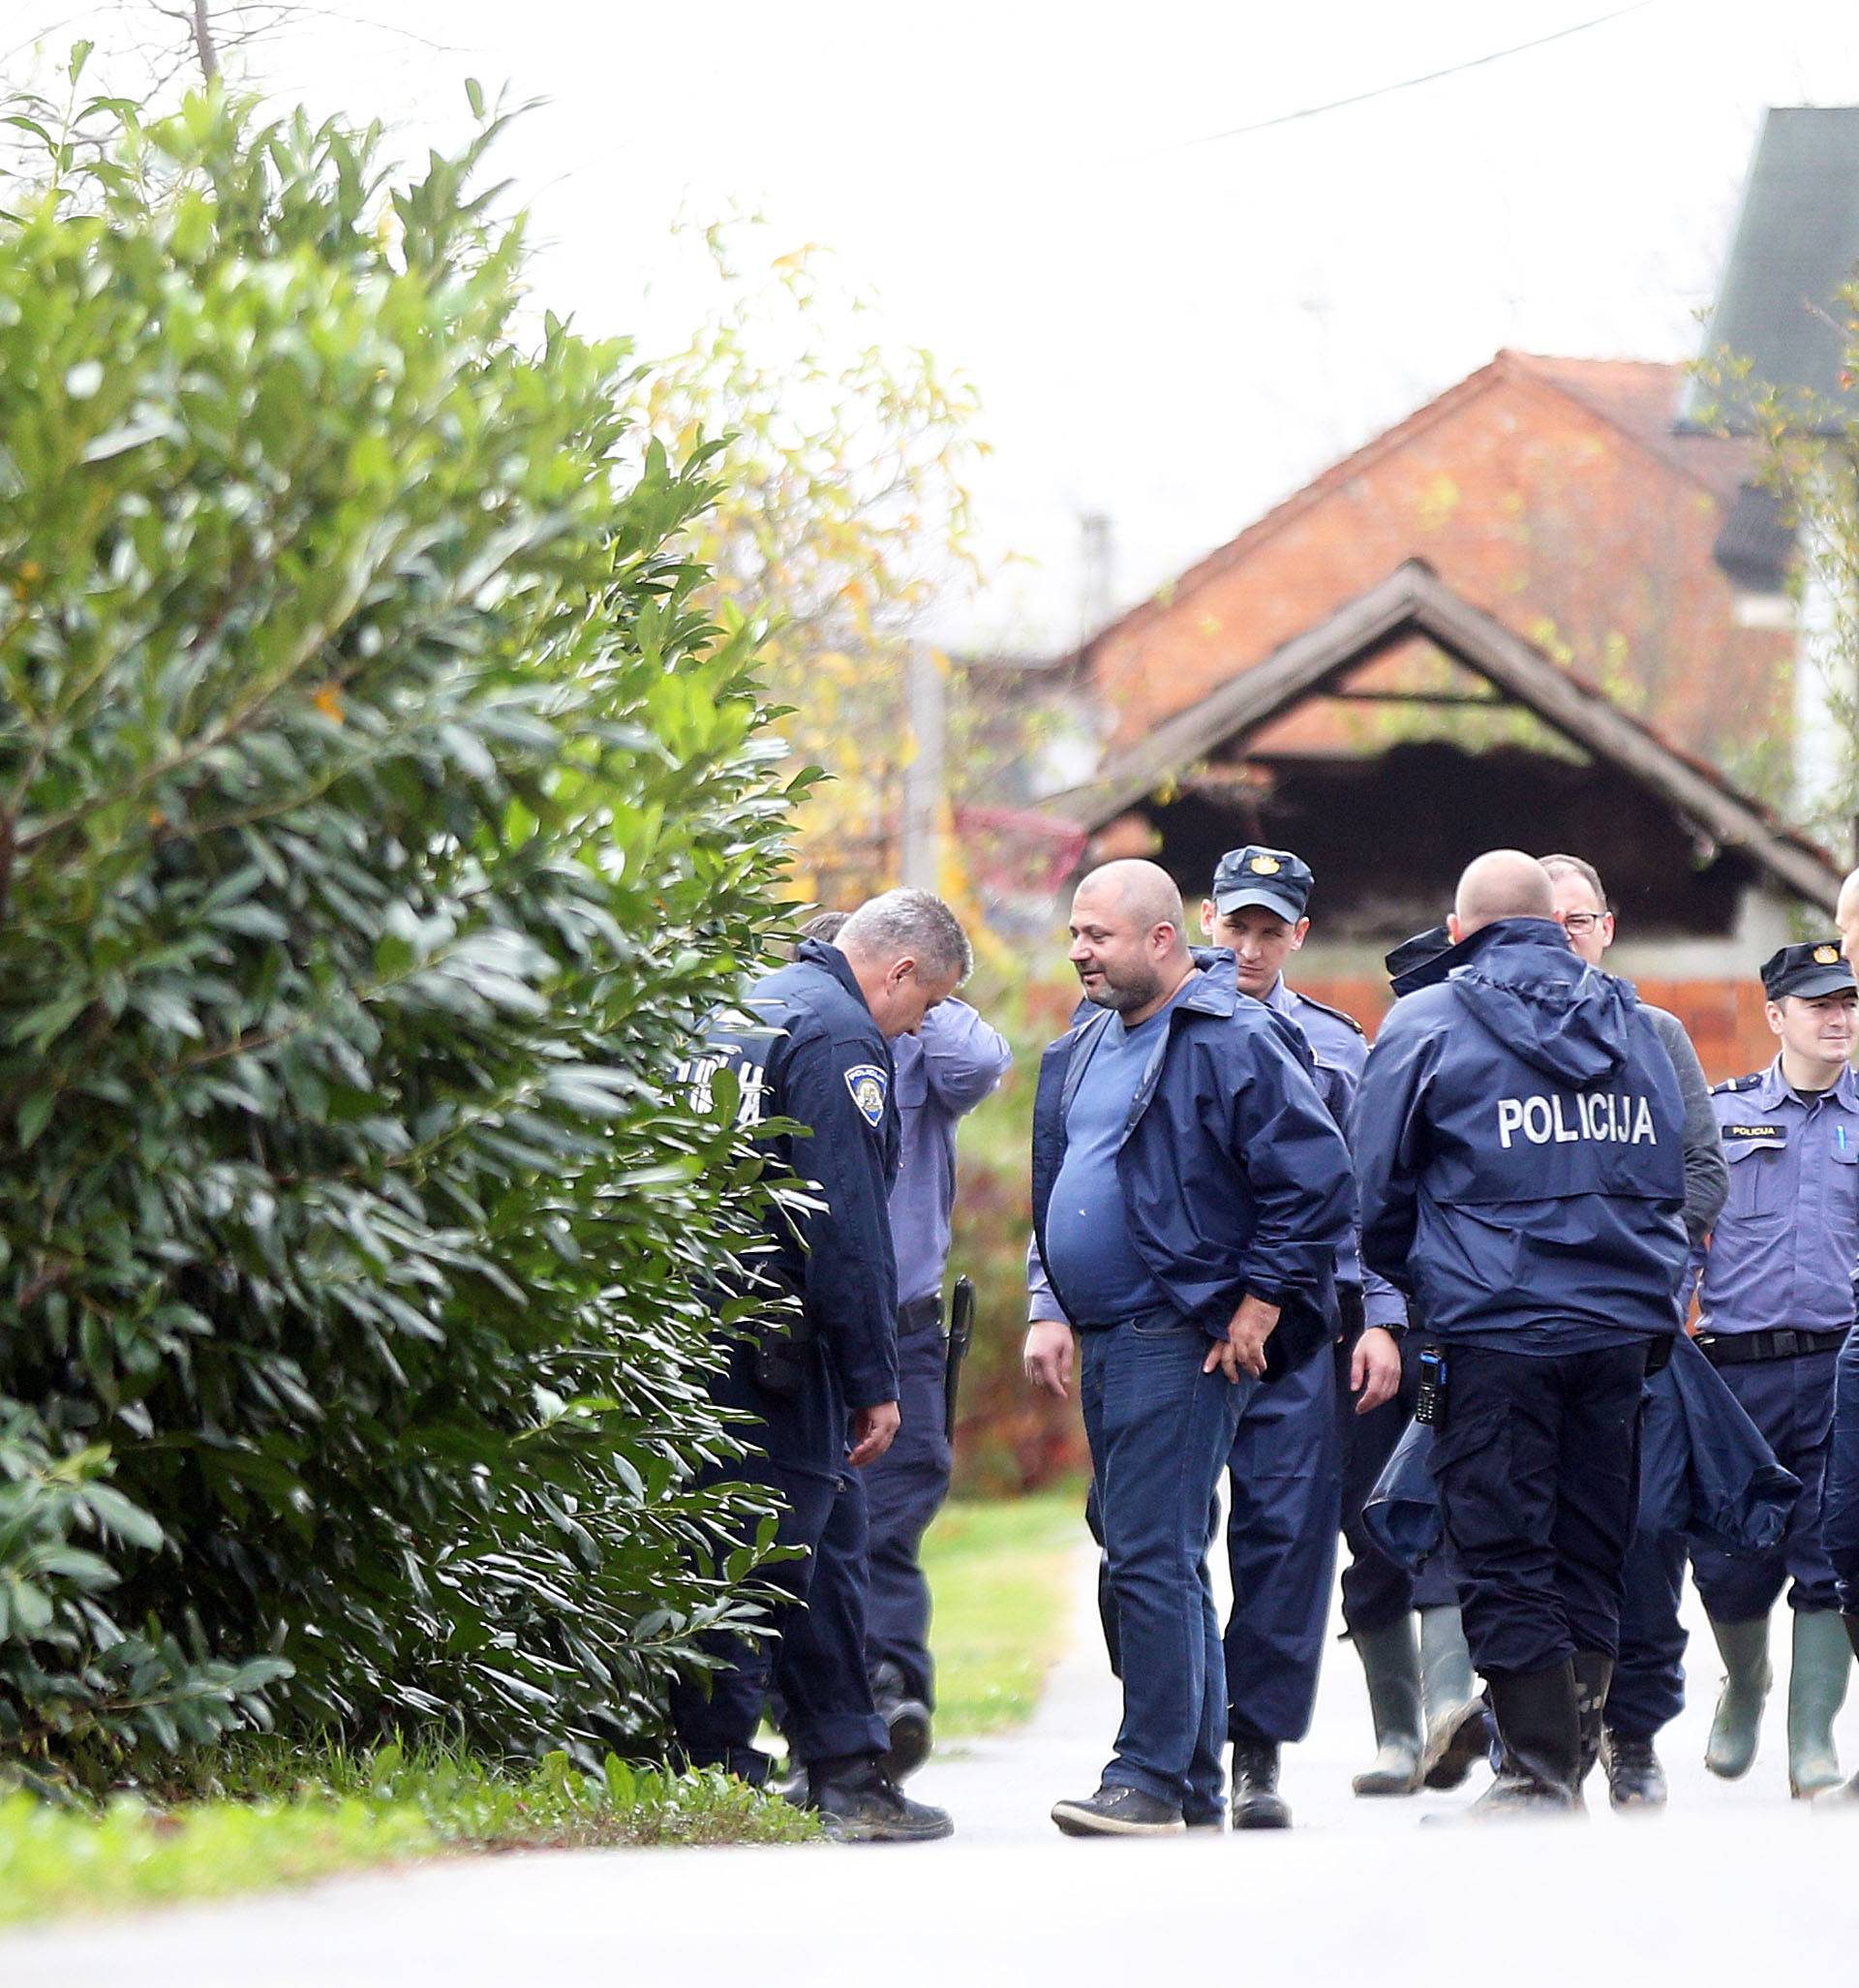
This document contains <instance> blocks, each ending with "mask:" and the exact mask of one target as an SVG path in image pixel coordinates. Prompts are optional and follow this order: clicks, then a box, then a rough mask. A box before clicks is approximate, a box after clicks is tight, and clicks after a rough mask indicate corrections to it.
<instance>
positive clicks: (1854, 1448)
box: [1820, 1326, 1859, 1615]
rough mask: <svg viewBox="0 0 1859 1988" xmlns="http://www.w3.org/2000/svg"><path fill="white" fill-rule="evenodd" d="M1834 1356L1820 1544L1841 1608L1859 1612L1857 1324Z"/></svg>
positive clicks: (1850, 1612) (1858, 1392) (1858, 1378)
mask: <svg viewBox="0 0 1859 1988" xmlns="http://www.w3.org/2000/svg"><path fill="white" fill-rule="evenodd" d="M1837 1361H1838V1364H1837V1366H1836V1369H1835V1373H1834V1383H1833V1434H1832V1437H1831V1438H1830V1440H1829V1442H1828V1446H1827V1474H1826V1479H1825V1494H1824V1498H1823V1501H1822V1504H1821V1510H1820V1544H1821V1545H1823V1546H1825V1548H1826V1549H1827V1558H1828V1560H1829V1561H1830V1562H1831V1563H1832V1566H1833V1575H1834V1581H1835V1584H1836V1586H1837V1588H1838V1590H1839V1596H1840V1606H1841V1607H1842V1608H1843V1609H1844V1610H1845V1612H1846V1613H1847V1614H1848V1615H1859V1326H1855V1327H1854V1328H1853V1329H1852V1330H1851V1331H1850V1332H1848V1333H1847V1334H1846V1343H1845V1344H1844V1346H1843V1347H1841V1349H1840V1352H1839V1354H1838V1356H1837Z"/></svg>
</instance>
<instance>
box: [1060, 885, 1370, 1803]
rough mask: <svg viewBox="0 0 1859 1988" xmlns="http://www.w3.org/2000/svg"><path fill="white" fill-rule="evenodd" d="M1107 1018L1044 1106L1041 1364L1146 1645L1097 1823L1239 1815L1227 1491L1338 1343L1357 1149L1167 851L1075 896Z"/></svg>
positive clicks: (1114, 1584)
mask: <svg viewBox="0 0 1859 1988" xmlns="http://www.w3.org/2000/svg"><path fill="white" fill-rule="evenodd" d="M1071 938H1072V943H1071V962H1072V965H1073V968H1074V969H1075V970H1076V972H1077V974H1078V978H1079V985H1080V987H1081V988H1082V990H1083V993H1084V997H1085V999H1086V1000H1087V1001H1088V1002H1089V1003H1090V1004H1091V1006H1090V1012H1089V1013H1087V1014H1086V1015H1085V1016H1084V1017H1083V1019H1082V1020H1081V1021H1079V1022H1078V1023H1076V1024H1075V1025H1074V1026H1073V1027H1072V1028H1070V1029H1068V1030H1067V1031H1066V1033H1065V1034H1064V1035H1062V1036H1061V1037H1060V1038H1059V1039H1058V1041H1057V1042H1055V1043H1053V1044H1052V1045H1051V1048H1050V1049H1049V1050H1048V1051H1047V1052H1046V1055H1045V1058H1044V1060H1043V1061H1042V1063H1041V1065H1040V1072H1039V1090H1038V1095H1037V1097H1036V1100H1035V1102H1034V1106H1033V1231H1034V1238H1035V1246H1036V1250H1037V1255H1038V1259H1039V1263H1040V1266H1041V1267H1042V1268H1043V1269H1044V1272H1045V1275H1046V1277H1047V1278H1048V1280H1049V1281H1050V1283H1051V1292H1052V1296H1053V1298H1054V1299H1055V1300H1056V1302H1057V1305H1058V1307H1059V1309H1060V1310H1061V1311H1062V1312H1063V1314H1064V1317H1063V1319H1062V1320H1041V1321H1040V1322H1038V1323H1036V1324H1035V1325H1033V1326H1032V1327H1031V1328H1030V1329H1029V1330H1028V1332H1027V1335H1026V1353H1025V1361H1026V1371H1027V1374H1028V1377H1029V1378H1030V1379H1031V1380H1032V1381H1033V1382H1034V1384H1035V1385H1036V1386H1039V1387H1042V1388H1044V1389H1046V1390H1048V1391H1049V1392H1051V1393H1054V1394H1058V1395H1061V1396H1062V1395H1066V1394H1069V1392H1070V1390H1071V1382H1072V1378H1073V1373H1074V1370H1075V1369H1076V1372H1077V1374H1078V1380H1079V1395H1080V1400H1081V1403H1082V1408H1083V1412H1084V1431H1085V1435H1086V1438H1087V1439H1088V1441H1089V1443H1090V1449H1091V1469H1092V1474H1093V1477H1094V1479H1095V1483H1096V1490H1097V1499H1098V1514H1099V1517H1100V1520H1101V1523H1102V1528H1103V1534H1104V1548H1105V1553H1106V1556H1107V1561H1108V1567H1109V1578H1110V1586H1111V1593H1112V1599H1113V1602H1114V1606H1115V1615H1116V1622H1117V1629H1118V1636H1119V1643H1120V1652H1119V1654H1120V1658H1121V1673H1122V1683H1123V1722H1122V1726H1121V1728H1120V1729H1119V1731H1118V1733H1117V1736H1116V1748H1115V1752H1114V1754H1113V1756H1112V1759H1111V1761H1110V1763H1109V1764H1108V1765H1107V1766H1106V1767H1105V1769H1104V1771H1103V1776H1102V1780H1101V1784H1100V1786H1099V1787H1098V1789H1097V1790H1096V1792H1095V1793H1094V1794H1091V1795H1087V1796H1084V1797H1082V1798H1080V1799H1077V1800H1066V1801H1061V1802H1059V1803H1057V1804H1056V1805H1055V1806H1054V1808H1053V1810H1052V1820H1053V1821H1054V1822H1056V1823H1057V1824H1058V1826H1059V1828H1061V1829H1062V1830H1064V1831H1065V1832H1066V1833H1067V1834H1068V1835H1074V1836H1087V1835H1091V1836H1095V1835H1108V1836H1157V1835H1166V1834H1170V1833H1173V1832H1177V1831H1179V1830H1181V1829H1183V1828H1218V1827H1220V1826H1221V1824H1222V1822H1223V1821H1224V1819H1225V1801H1224V1777H1223V1771H1222V1763H1221V1753H1222V1749H1223V1747H1224V1745H1225V1741H1226V1736H1227V1691H1226V1667H1225V1664H1224V1661H1223V1658H1222V1653H1221V1644H1220V1625H1219V1621H1218V1618H1217V1617H1216V1615H1215V1612H1214V1606H1213V1588H1212V1583H1211V1581H1210V1579H1209V1577H1208V1574H1207V1561H1206V1546H1207V1511H1208V1507H1209V1504H1210V1503H1211V1501H1212V1498H1213V1494H1214V1489H1215V1487H1216V1485H1217V1484H1218V1483H1219V1481H1220V1474H1221V1472H1222V1470H1223V1469H1224V1468H1225V1466H1226V1462H1227V1457H1228V1455H1229V1453H1231V1451H1232V1448H1233V1440H1234V1429H1235V1428H1236V1427H1237V1425H1238V1420H1239V1413H1240V1409H1241V1407H1242V1406H1243V1405H1244V1403H1245V1401H1246V1400H1247V1399H1248V1398H1249V1396H1250V1393H1251V1392H1252V1391H1253V1390H1254V1389H1256V1388H1258V1387H1259V1386H1260V1385H1261V1383H1262V1381H1263V1379H1264V1377H1265V1375H1266V1373H1267V1371H1268V1370H1270V1371H1273V1372H1275V1371H1277V1370H1279V1369H1280V1368H1282V1367H1283V1366H1284V1365H1285V1363H1286V1361H1287V1360H1288V1359H1311V1358H1317V1357H1320V1356H1321V1355H1322V1353H1323V1350H1324V1349H1325V1348H1326V1345H1327V1344H1328V1341H1329V1338H1330V1336H1331V1334H1332V1332H1333V1330H1334V1328H1335V1322H1336V1302H1335V1291H1334V1274H1335V1258H1336V1249H1337V1247H1338V1245H1339V1244H1341V1243H1344V1242H1345V1241H1346V1240H1347V1239H1348V1235H1349V1228H1350V1219H1351V1214H1352V1211H1353V1208H1354V1199H1355V1196H1354V1180H1353V1178H1352V1175H1351V1171H1350V1163H1349V1153H1348V1149H1347V1148H1346V1147H1345V1146H1344V1144H1343V1139H1342V1135H1341V1133H1340V1132H1339V1131H1338V1130H1337V1128H1336V1124H1335V1121H1334V1120H1333V1119H1332V1118H1331V1116H1330V1115H1329V1113H1328V1112H1327V1110H1326V1108H1325V1105H1324V1102H1323V1099H1322V1098H1321V1097H1320V1096H1319V1094H1318V1091H1317V1087H1316V1084H1315V1082H1314V1079H1313V1065H1312V1062H1311V1057H1310V1052H1309V1050H1308V1048H1307V1047H1306V1046H1305V1045H1304V1043H1303V1040H1302V1038H1301V1037H1300V1036H1298V1034H1297V1033H1296V1031H1295V1029H1294V1028H1292V1027H1291V1026H1290V1025H1287V1024H1286V1023H1284V1022H1283V1021H1282V1020H1281V1019H1280V1018H1279V1017H1278V1016H1277V1015H1275V1014H1274V1013H1273V1012H1272V1010H1271V1009H1269V1008H1267V1007H1265V1005H1264V1003H1262V1002H1259V1001H1255V1000H1252V999H1250V998H1249V997H1248V996H1246V995H1244V994H1241V993H1240V992H1239V988H1238V983H1237V979H1236V977H1235V968H1234V957H1233V955H1232V954H1231V953H1229V952H1224V951H1222V952H1207V953H1203V954H1200V955H1196V954H1193V953H1191V952H1190V951H1189V948H1188V943H1187V936H1186V931H1185V926H1184V922H1183V917H1182V908H1181V897H1180V893H1179V892H1178V891H1177V890H1176V889H1175V886H1174V884H1173V881H1172V880H1171V879H1170V877H1169V875H1168V874H1167V872H1164V871H1162V870H1159V869H1157V868H1156V866H1155V865H1154V864H1152V863H1135V862H1122V863H1111V864H1107V865H1105V866H1104V868H1102V869H1101V870H1096V871H1093V872H1091V874H1090V875H1089V876H1087V877H1086V878H1085V879H1084V881H1083V882H1082V884H1080V885H1079V887H1078V893H1077V896H1076V898H1075V899H1074V901H1073V903H1072V918H1071Z"/></svg>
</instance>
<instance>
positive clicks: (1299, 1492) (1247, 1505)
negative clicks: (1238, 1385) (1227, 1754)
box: [1224, 1349, 1343, 1742]
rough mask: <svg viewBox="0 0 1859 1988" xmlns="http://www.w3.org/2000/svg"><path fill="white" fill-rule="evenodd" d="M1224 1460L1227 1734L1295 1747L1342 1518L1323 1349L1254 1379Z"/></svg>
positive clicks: (1337, 1426)
mask: <svg viewBox="0 0 1859 1988" xmlns="http://www.w3.org/2000/svg"><path fill="white" fill-rule="evenodd" d="M1227 1461H1228V1471H1227V1500H1228V1502H1227V1563H1228V1565H1229V1566H1230V1567H1231V1569H1232V1571H1233V1612H1232V1614H1231V1615H1230V1616H1229V1617H1228V1618H1227V1633H1226V1637H1225V1645H1224V1655H1225V1664H1226V1684H1227V1733H1228V1736H1229V1737H1230V1738H1232V1739H1235V1740H1243V1741H1259V1740H1266V1741H1272V1742H1285V1741H1291V1740H1299V1739H1302V1738H1303V1736H1304V1734H1305V1733H1306V1732H1308V1731H1309V1730H1310V1715H1311V1712H1312V1709H1313V1708H1314V1706H1315V1705H1316V1702H1317V1677H1318V1673H1319V1671H1320V1670H1321V1669H1322V1667H1323V1661H1324V1634H1325V1631H1326V1629H1327V1627H1328V1625H1329V1595H1330V1588H1331V1586H1332V1584H1333V1583H1334V1581H1335V1577H1336V1545H1337V1537H1338V1533H1339V1530H1340V1527H1341V1523H1342V1510H1343V1432H1342V1416H1341V1411H1340V1392H1339V1390H1338V1388H1337V1385H1336V1362H1335V1361H1334V1359H1333V1358H1332V1357H1331V1354H1330V1352H1329V1350H1328V1349H1325V1350H1324V1351H1322V1352H1320V1353H1318V1354H1316V1355H1315V1356H1313V1357H1312V1358H1311V1359H1309V1360H1307V1361H1304V1363H1303V1364H1302V1365H1301V1366H1298V1367H1294V1368H1293V1369H1292V1371H1291V1372H1290V1373H1288V1374H1285V1375H1283V1376H1282V1377H1281V1378H1280V1379H1278V1380H1275V1381H1273V1382H1271V1383H1270V1384H1269V1385H1268V1386H1261V1385H1259V1384H1258V1383H1257V1382H1254V1383H1252V1384H1250V1386H1249V1387H1248V1389H1247V1392H1246V1398H1245V1401H1244V1402H1243V1404H1242V1406H1241V1408H1240V1411H1239V1426H1238V1428H1237V1430H1236V1431H1235V1432H1234V1440H1233V1449H1232V1453H1231V1454H1230V1455H1229V1457H1228V1459H1227Z"/></svg>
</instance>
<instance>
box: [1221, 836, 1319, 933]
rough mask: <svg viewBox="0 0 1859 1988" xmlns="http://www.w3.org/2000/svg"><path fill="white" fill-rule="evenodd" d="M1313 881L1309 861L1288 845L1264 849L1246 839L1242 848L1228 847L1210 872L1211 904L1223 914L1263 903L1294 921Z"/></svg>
mask: <svg viewBox="0 0 1859 1988" xmlns="http://www.w3.org/2000/svg"><path fill="white" fill-rule="evenodd" d="M1313 881H1314V879H1313V878H1312V876H1311V873H1310V865H1309V864H1308V863H1305V862H1304V861H1303V860H1302V859H1301V858H1299V857H1296V856H1294V855H1293V854H1292V853H1291V851H1290V850H1289V849H1266V848H1262V847H1261V846H1260V845H1259V844H1258V843H1257V842H1248V843H1247V844H1246V846H1245V847H1244V848H1243V849H1229V850H1228V851H1227V853H1226V854H1225V855H1224V856H1222V857H1221V859H1220V867H1219V869H1218V870H1216V871H1215V872H1213V907H1214V909H1215V910H1216V911H1218V912H1219V913H1220V915H1221V917H1223V918H1224V917H1226V915H1227V914H1228V913H1229V912H1230V911H1243V910H1244V909H1245V908H1246V907H1247V905H1249V904H1262V905H1264V906H1265V909H1266V910H1267V911H1276V912H1277V914H1278V915H1279V917H1280V918H1289V919H1290V920H1291V922H1292V923H1293V924H1294V925H1295V924H1296V922H1297V920H1298V919H1300V918H1301V917H1302V916H1303V915H1304V906H1305V905H1306V904H1307V903H1308V902H1310V886H1311V884H1312V882H1313Z"/></svg>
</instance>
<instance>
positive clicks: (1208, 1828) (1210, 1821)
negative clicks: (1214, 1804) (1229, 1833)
mask: <svg viewBox="0 0 1859 1988" xmlns="http://www.w3.org/2000/svg"><path fill="white" fill-rule="evenodd" d="M1182 1823H1183V1826H1184V1827H1185V1828H1186V1830H1187V1832H1188V1834H1189V1835H1190V1836H1224V1835H1225V1834H1226V1830H1227V1812H1226V1810H1225V1809H1215V1810H1213V1811H1212V1812H1211V1813H1210V1814H1208V1815H1205V1816H1190V1815H1188V1814H1187V1813H1186V1812H1185V1811H1183V1814H1182Z"/></svg>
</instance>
